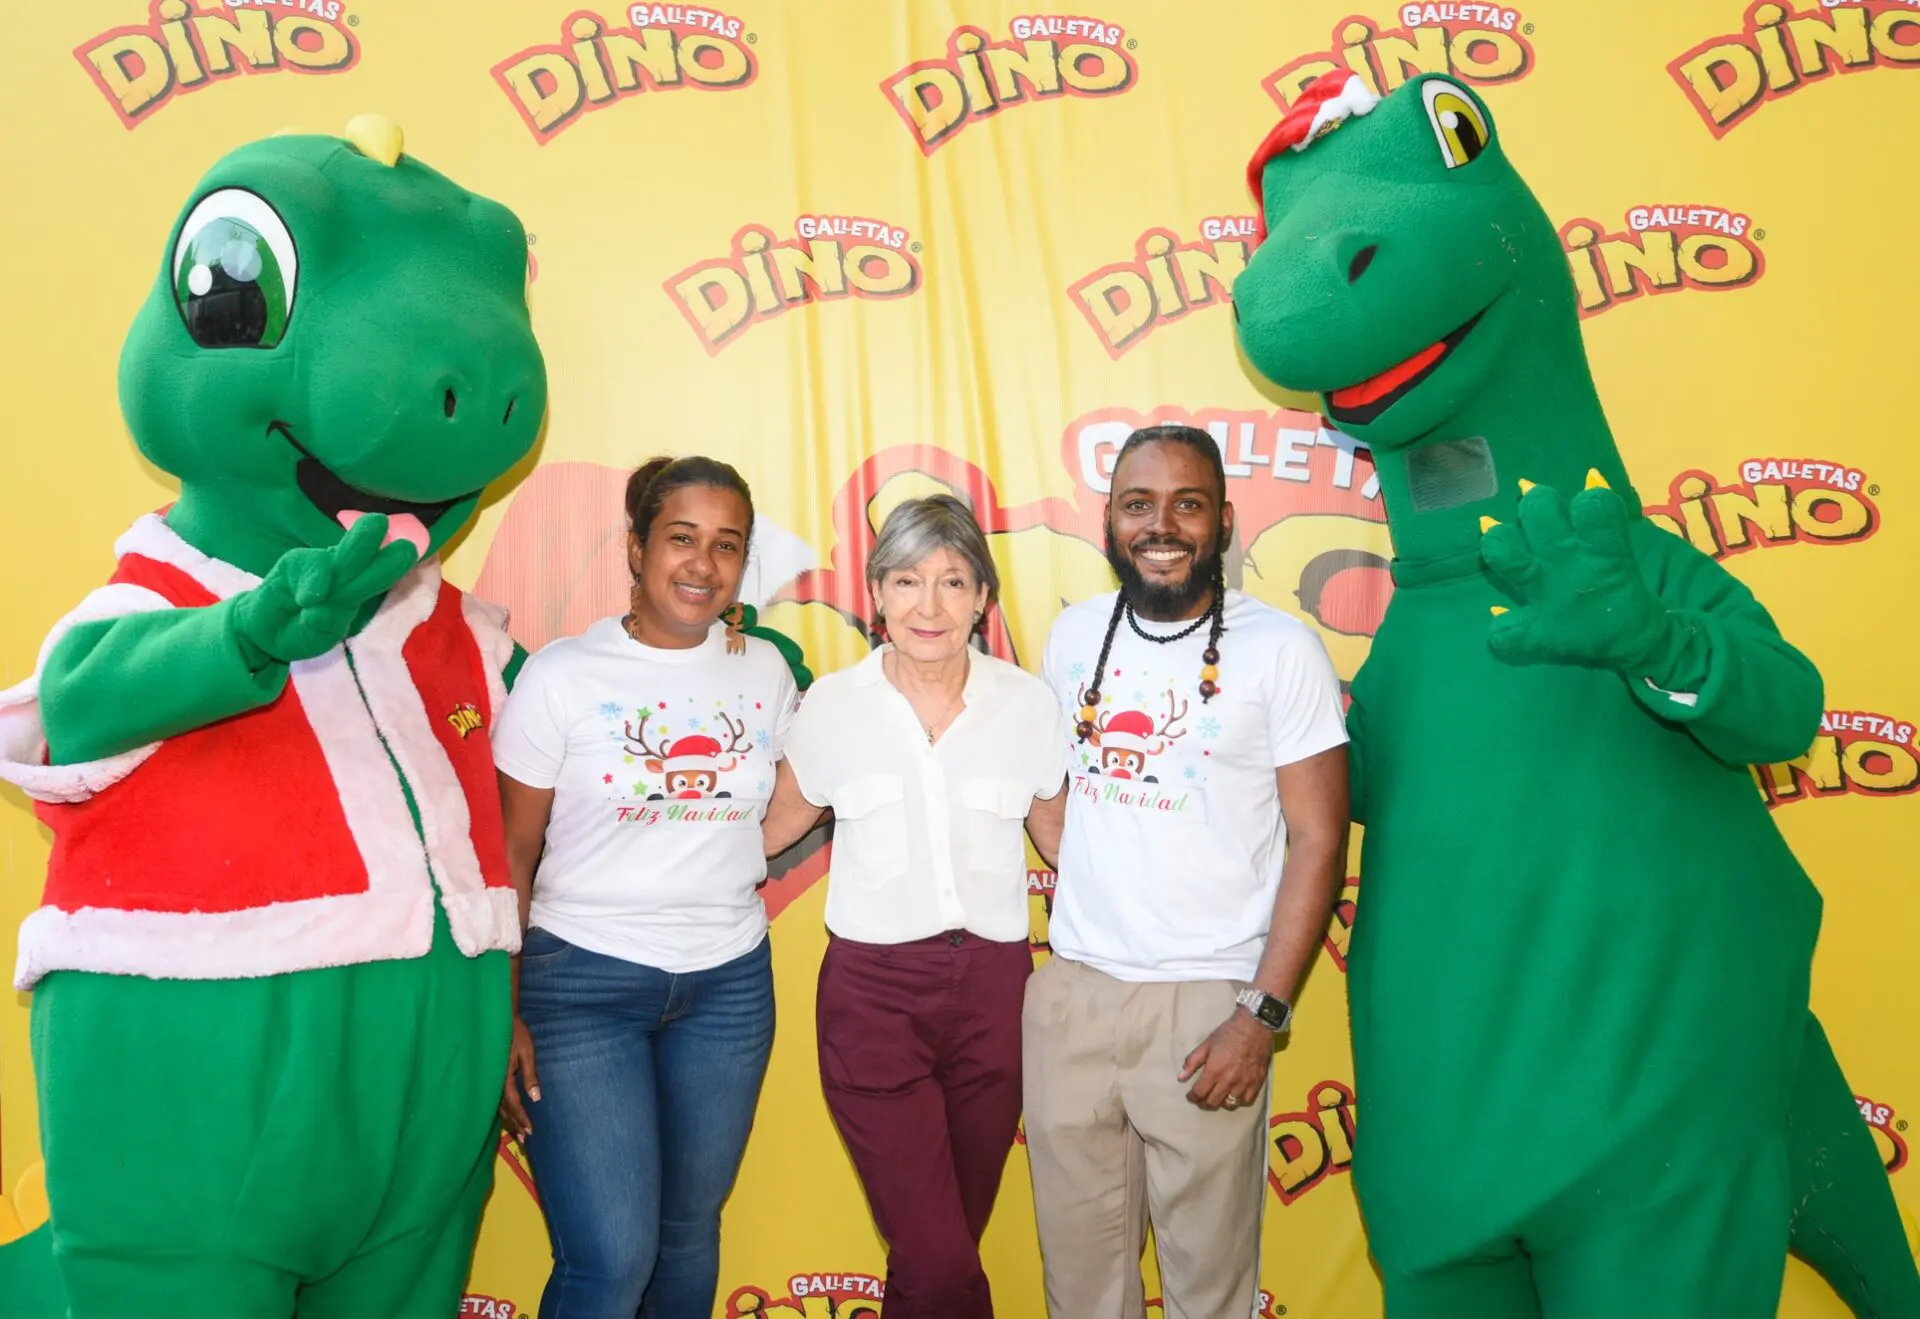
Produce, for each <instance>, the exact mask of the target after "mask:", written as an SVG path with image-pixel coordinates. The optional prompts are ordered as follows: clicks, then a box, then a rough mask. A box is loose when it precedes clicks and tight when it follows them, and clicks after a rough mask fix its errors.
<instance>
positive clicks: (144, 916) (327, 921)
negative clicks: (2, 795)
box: [13, 886, 520, 990]
mask: <svg viewBox="0 0 1920 1319" xmlns="http://www.w3.org/2000/svg"><path fill="white" fill-rule="evenodd" d="M447 908H448V915H449V916H450V917H451V923H452V926H453V930H454V932H455V933H454V941H455V943H456V944H457V945H458V946H459V948H460V951H461V952H463V953H465V954H466V955H467V956H469V957H475V956H478V955H479V954H481V953H483V952H487V951H489V950H491V949H496V948H497V949H500V950H503V951H505V952H510V953H517V952H519V951H520V905H519V900H518V898H517V897H516V896H515V894H514V892H513V890H512V889H492V890H489V891H488V892H487V893H485V894H472V895H467V896H463V897H461V898H459V899H457V900H454V901H449V902H448V903H447ZM463 928H464V929H467V930H469V931H470V933H469V934H467V935H466V936H465V937H462V936H461V935H460V933H459V931H460V930H462V929H463ZM396 931H400V932H401V933H400V934H399V936H398V937H397V938H396V934H395V932H396ZM432 943H433V893H432V891H431V890H430V889H427V888H426V887H424V886H423V887H421V888H419V889H416V890H414V891H413V892H411V893H356V894H353V895H351V896H336V897H327V898H309V899H306V900H304V901H300V902H279V903H275V904H273V905H272V906H268V907H254V908H250V909H248V910H246V911H226V912H174V911H119V910H115V909H113V908H110V907H85V908H82V909H81V910H79V911H73V912H67V911H60V910H59V909H57V908H54V907H41V908H40V909H39V910H38V911H35V912H33V913H32V914H31V915H29V916H28V917H27V918H26V920H24V921H22V922H21V924H20V953H19V958H18V960H17V962H16V963H15V966H14V976H13V986H14V988H15V989H20V990H30V989H32V988H33V987H34V985H35V984H36V983H38V982H39V980H40V979H41V978H42V977H43V976H45V975H47V974H48V973H49V972H52V971H64V970H75V971H97V972H101V973H103V974H106V975H140V976H149V977H152V978H155V979H163V980H235V979H240V978H243V977H249V976H270V975H280V974H283V973H285V972H289V971H310V970H314V969H317V968H319V967H325V966H353V965H357V964H360V963H365V962H383V961H391V960H394V959H397V958H404V957H420V956H423V955H424V954H425V953H426V952H427V950H428V948H430V947H431V946H432Z"/></svg>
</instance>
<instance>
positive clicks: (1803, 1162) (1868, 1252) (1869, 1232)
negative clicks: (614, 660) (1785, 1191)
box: [1787, 1013, 1920, 1319]
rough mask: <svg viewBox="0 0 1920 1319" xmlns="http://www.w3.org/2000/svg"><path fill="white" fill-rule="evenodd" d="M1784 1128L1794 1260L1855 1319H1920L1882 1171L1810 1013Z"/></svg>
mask: <svg viewBox="0 0 1920 1319" xmlns="http://www.w3.org/2000/svg"><path fill="white" fill-rule="evenodd" d="M1788 1124H1789V1129H1788V1136H1787V1141H1788V1148H1787V1152H1788V1157H1789V1159H1790V1160H1791V1161H1792V1165H1793V1201H1794V1212H1793V1236H1792V1247H1793V1253H1794V1254H1796V1255H1798V1256H1800V1258H1801V1259H1803V1260H1805V1261H1806V1262H1807V1263H1808V1264H1811V1265H1812V1266H1813V1267H1814V1268H1815V1269H1816V1270H1817V1271H1818V1272H1819V1273H1820V1275H1821V1276H1822V1277H1823V1278H1825V1279H1826V1280H1827V1285H1828V1286H1830V1287H1832V1288H1833V1290H1834V1292H1835V1293H1836V1294H1837V1295H1838V1296H1839V1297H1840V1299H1841V1300H1842V1301H1845V1302H1846V1304H1847V1306H1848V1308H1849V1309H1851V1310H1852V1311H1853V1313H1854V1315H1855V1316H1856V1319H1920V1269H1916V1267H1915V1264H1914V1252H1913V1247H1912V1246H1911V1245H1910V1244H1909V1242H1908V1239H1907V1230H1906V1227H1905V1225H1904V1224H1903V1223H1902V1221H1901V1216H1900V1207H1899V1205H1898V1204H1896V1203H1895V1201H1894V1198H1893V1187H1892V1185H1891V1184H1890V1183H1889V1182H1888V1180H1887V1169H1886V1165H1885V1164H1884V1163H1883V1162H1882V1161H1881V1157H1880V1152H1879V1150H1878V1148H1877V1147H1876V1146H1875V1144H1874V1140H1873V1136H1872V1134H1871V1133H1870V1132H1869V1131H1868V1130H1867V1124H1866V1122H1865V1121H1864V1120H1863V1119H1862V1118H1861V1116H1860V1109H1859V1107H1858V1105H1857V1104H1856V1103H1855V1101H1854V1097H1853V1091H1852V1089H1851V1088H1850V1087H1849V1086H1848V1085H1847V1081H1846V1077H1845V1076H1843V1075H1842V1074H1841V1072H1840V1064H1839V1063H1838V1062H1837V1061H1836V1060H1835V1059H1834V1056H1833V1048H1832V1046H1831V1045H1829V1044H1828V1043H1827V1033H1826V1031H1824V1030H1823V1029H1821V1026H1820V1022H1819V1019H1818V1018H1816V1017H1815V1016H1814V1015H1813V1014H1812V1013H1808V1014H1807V1033H1806V1042H1805V1044H1804V1046H1803V1048H1802V1050H1801V1054H1800V1071H1799V1074H1798V1075H1797V1076H1796V1078H1795V1080H1794V1090H1793V1109H1792V1112H1791V1114H1790V1115H1789V1117H1788Z"/></svg>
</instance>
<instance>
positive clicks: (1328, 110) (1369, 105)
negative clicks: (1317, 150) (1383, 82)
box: [1292, 73, 1380, 151]
mask: <svg viewBox="0 0 1920 1319" xmlns="http://www.w3.org/2000/svg"><path fill="white" fill-rule="evenodd" d="M1378 104H1380V98H1379V97H1378V96H1375V95H1374V94H1373V93H1372V92H1370V91H1368V90H1367V85H1366V83H1364V82H1362V81H1360V75H1359V74H1357V73H1356V74H1352V75H1350V76H1349V77H1348V78H1347V81H1346V82H1345V83H1344V84H1343V85H1342V86H1341V88H1340V93H1339V95H1337V96H1329V97H1328V98H1327V99H1326V100H1324V101H1322V102H1320V104H1319V105H1318V106H1316V107H1315V108H1314V112H1313V126H1312V127H1310V128H1309V129H1307V135H1306V136H1305V137H1303V138H1301V139H1300V140H1299V141H1298V142H1295V143H1294V144H1293V147H1292V150H1294V151H1305V150H1306V149H1307V148H1308V147H1310V146H1312V145H1313V143H1314V142H1315V141H1316V140H1318V139H1319V137H1320V134H1321V131H1322V130H1324V129H1325V128H1326V126H1327V125H1328V124H1330V123H1333V124H1337V123H1341V122H1343V121H1344V120H1345V119H1346V118H1347V116H1348V115H1364V114H1371V113H1372V112H1373V107H1374V106H1376V105H1378Z"/></svg>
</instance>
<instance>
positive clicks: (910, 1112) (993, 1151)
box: [816, 932, 1033, 1319]
mask: <svg viewBox="0 0 1920 1319" xmlns="http://www.w3.org/2000/svg"><path fill="white" fill-rule="evenodd" d="M1032 972H1033V954H1032V953H1031V952H1030V951H1029V950H1028V948H1027V944H1026V942H1025V941H1024V940H1023V941H1021V942H1019V943H992V942H989V941H987V940H985V939H981V938H979V937H978V936H976V935H973V934H968V933H965V932H955V933H952V934H941V935H936V936H934V937H933V938H931V939H920V940H916V941H915V942H913V943H904V944H886V945H882V944H869V943H855V942H852V941H851V940H847V939H841V938H838V937H837V936H836V937H830V940H829V942H828V944H827V955H826V959H825V960H824V961H823V962H822V963H821V965H820V989H819V995H818V998H817V1000H816V1018H817V1020H816V1025H817V1028H818V1034H819V1041H820V1080H821V1084H822V1086H823V1088H824V1089H825V1090H826V1096H827V1108H828V1110H829V1111H830V1112H831V1113H832V1114H833V1121H834V1125H835V1126H837V1127H838V1128H839V1129H840V1137H841V1139H842V1140H844V1141H845V1142H846V1143H847V1150H848V1152H849V1153H850V1154H851V1155H852V1156H853V1167H854V1171H855V1172H856V1173H858V1174H859V1176H860V1184H861V1186H862V1187H864V1188H865V1190H866V1194H867V1204H868V1206H869V1207H870V1208H871V1209H872V1211H873V1218H874V1223H875V1225H876V1226H877V1227H878V1228H879V1229H880V1235H881V1236H882V1237H884V1238H885V1239H886V1242H887V1287H886V1301H885V1314H886V1319H920V1316H939V1319H976V1317H978V1319H989V1317H990V1316H991V1315H992V1314H993V1300H992V1296H991V1293H990V1292H989V1291H988V1288H987V1275H986V1272H985V1270H983V1269H982V1268H981V1266H980V1236H981V1234H982V1233H983V1232H985V1231H986V1229H987V1217H988V1215H990V1214H991V1213H992V1212H993V1201H994V1197H995V1196H996V1195H997V1194H998V1193H999V1190H1000V1174H1001V1173H1002V1171H1003V1170H1004V1169H1005V1168H1006V1165H1007V1152H1008V1151H1009V1150H1011V1149H1012V1148H1013V1138H1014V1134H1015V1132H1016V1130H1017V1129H1018V1127H1019V1124H1020V1008H1021V1002H1022V999H1023V997H1024V995H1025V992H1026V984H1027V977H1028V976H1029V975H1030V974H1032Z"/></svg>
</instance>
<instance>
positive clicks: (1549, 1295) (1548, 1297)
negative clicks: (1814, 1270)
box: [1384, 1144, 1789, 1319]
mask: <svg viewBox="0 0 1920 1319" xmlns="http://www.w3.org/2000/svg"><path fill="white" fill-rule="evenodd" d="M1641 1172H1642V1173H1643V1174H1644V1176H1642V1177H1637V1178H1633V1179H1627V1180H1625V1181H1618V1182H1614V1183H1613V1184H1612V1185H1611V1186H1608V1187H1606V1188H1604V1189H1595V1190H1593V1191H1589V1192H1588V1193H1587V1194H1585V1195H1584V1196H1583V1197H1581V1198H1582V1199H1583V1200H1593V1199H1596V1198H1612V1199H1613V1200H1614V1202H1613V1203H1612V1204H1610V1205H1608V1206H1607V1207H1606V1209H1605V1212H1594V1210H1593V1206H1592V1205H1590V1204H1586V1203H1579V1204H1573V1203H1569V1204H1566V1205H1563V1206H1559V1207H1558V1208H1557V1209H1556V1210H1555V1211H1552V1212H1549V1213H1548V1214H1547V1215H1546V1216H1545V1218H1544V1219H1543V1221H1542V1223H1541V1224H1540V1226H1539V1228H1538V1230H1536V1231H1535V1232H1533V1233H1531V1234H1530V1237H1529V1240H1530V1242H1532V1249H1531V1252H1530V1253H1528V1254H1522V1253H1521V1252H1520V1251H1519V1249H1518V1248H1517V1247H1516V1246H1515V1245H1514V1243H1513V1242H1512V1241H1511V1240H1510V1239H1509V1240H1505V1241H1501V1242H1498V1243H1492V1244H1490V1246H1489V1248H1488V1250H1487V1251H1486V1253H1485V1255H1484V1257H1482V1258H1479V1259H1471V1260H1466V1261H1462V1262H1460V1263H1456V1264H1450V1265H1447V1266H1445V1267H1442V1268H1437V1269H1434V1270H1432V1271H1430V1272H1427V1273H1423V1274H1417V1275H1410V1276H1396V1275H1394V1274H1391V1273H1389V1274H1387V1275H1386V1276H1385V1278H1384V1283H1385V1290H1386V1314H1387V1319H1464V1317H1465V1316H1472V1317H1473V1319H1537V1317H1538V1316H1540V1315H1543V1314H1544V1315H1550V1316H1552V1319H1619V1316H1621V1315H1632V1316H1634V1319H1704V1316H1709V1315H1710V1316H1712V1317H1713V1319H1774V1316H1775V1314H1776V1313H1777V1312H1778V1308H1779V1303H1780V1286H1781V1280H1782V1268H1781V1262H1782V1260H1783V1259H1784V1258H1785V1256H1786V1246H1787V1230H1786V1220H1787V1211H1786V1205H1787V1200H1788V1195H1789V1188H1788V1177H1787V1158H1786V1151H1785V1149H1784V1147H1782V1146H1779V1145H1777V1144H1776V1145H1773V1146H1771V1147H1763V1148H1759V1149H1755V1150H1753V1151H1751V1152H1750V1153H1749V1154H1748V1155H1747V1156H1746V1157H1745V1158H1743V1159H1738V1160H1735V1159H1730V1158H1724V1157H1715V1158H1710V1159H1704V1160H1692V1161H1689V1162H1688V1163H1687V1164H1685V1165H1684V1167H1675V1166H1674V1165H1673V1164H1671V1163H1660V1162H1655V1163H1654V1164H1652V1165H1650V1166H1648V1167H1646V1168H1644V1169H1642V1170H1641ZM1623 1186H1625V1187H1631V1188H1632V1203H1621V1202H1620V1201H1619V1199H1618V1198H1617V1197H1612V1196H1609V1195H1608V1192H1610V1191H1611V1192H1618V1191H1619V1190H1620V1189H1621V1188H1622V1187H1623ZM1556 1237H1558V1238H1560V1239H1559V1240H1556V1239H1555V1238H1556ZM1529 1273H1531V1277H1529Z"/></svg>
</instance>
